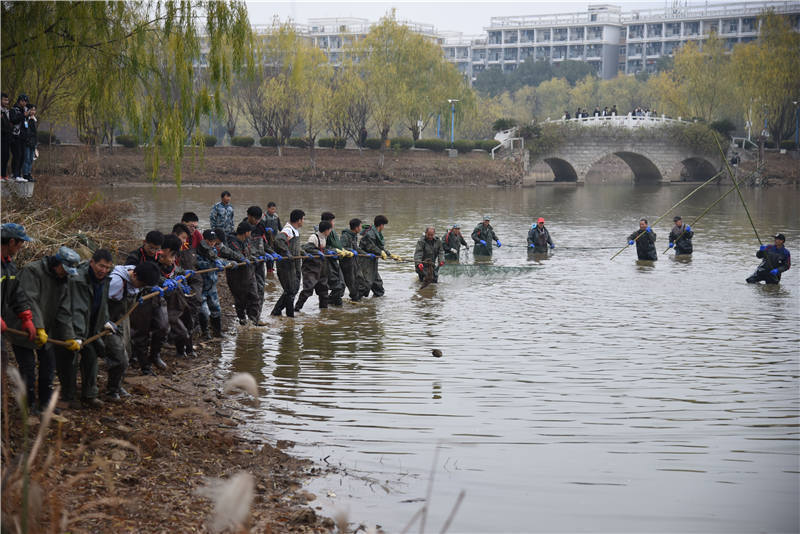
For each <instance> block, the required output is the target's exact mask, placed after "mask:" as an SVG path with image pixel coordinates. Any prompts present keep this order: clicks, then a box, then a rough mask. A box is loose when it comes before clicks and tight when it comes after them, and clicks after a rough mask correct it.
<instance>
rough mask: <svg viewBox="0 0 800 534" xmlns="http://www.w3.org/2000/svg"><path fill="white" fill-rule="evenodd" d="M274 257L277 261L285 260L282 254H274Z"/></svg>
mask: <svg viewBox="0 0 800 534" xmlns="http://www.w3.org/2000/svg"><path fill="white" fill-rule="evenodd" d="M272 257H273V258H275V260H282V259H283V256H281V255H280V254H273V255H272Z"/></svg>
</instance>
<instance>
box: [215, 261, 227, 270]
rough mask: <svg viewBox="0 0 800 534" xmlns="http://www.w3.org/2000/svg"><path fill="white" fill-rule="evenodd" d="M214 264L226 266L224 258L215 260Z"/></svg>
mask: <svg viewBox="0 0 800 534" xmlns="http://www.w3.org/2000/svg"><path fill="white" fill-rule="evenodd" d="M214 265H216V266H217V267H222V268H225V262H224V261H222V260H214Z"/></svg>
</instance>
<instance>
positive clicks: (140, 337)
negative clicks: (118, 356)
mask: <svg viewBox="0 0 800 534" xmlns="http://www.w3.org/2000/svg"><path fill="white" fill-rule="evenodd" d="M130 321H131V354H132V355H133V358H134V359H136V360H138V361H139V365H140V366H141V368H142V369H149V368H150V366H151V364H152V362H153V360H154V359H155V358H154V357H155V356H156V355H159V356H160V354H161V346H162V345H163V344H164V340H165V339H166V338H167V334H168V333H169V315H168V313H167V303H166V302H165V301H164V299H163V298H154V299H151V300H149V301H147V302H145V303H144V304H140V305H139V306H137V307H136V309H135V310H133V313H131V317H130ZM148 349H149V352H148Z"/></svg>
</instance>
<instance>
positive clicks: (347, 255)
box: [344, 250, 354, 258]
mask: <svg viewBox="0 0 800 534" xmlns="http://www.w3.org/2000/svg"><path fill="white" fill-rule="evenodd" d="M344 253H345V254H346V256H345V258H352V257H353V256H354V254H353V253H352V252H350V251H349V250H345V251H344Z"/></svg>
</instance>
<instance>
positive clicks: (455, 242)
mask: <svg viewBox="0 0 800 534" xmlns="http://www.w3.org/2000/svg"><path fill="white" fill-rule="evenodd" d="M462 245H463V246H464V248H466V247H467V242H466V241H464V236H463V235H461V225H460V224H454V225H453V227H452V228H450V230H448V231H447V234H445V236H444V239H443V240H442V247H443V248H444V259H446V260H450V261H458V254H459V252H460V251H461V246H462Z"/></svg>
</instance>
